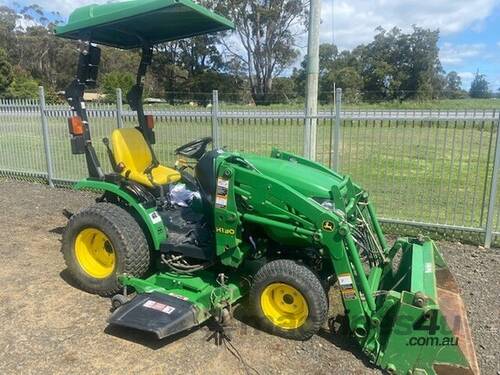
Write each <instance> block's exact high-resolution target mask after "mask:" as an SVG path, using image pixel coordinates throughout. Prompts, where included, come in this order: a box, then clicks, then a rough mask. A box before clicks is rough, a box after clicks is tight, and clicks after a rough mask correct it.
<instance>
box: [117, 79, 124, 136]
mask: <svg viewBox="0 0 500 375" xmlns="http://www.w3.org/2000/svg"><path fill="white" fill-rule="evenodd" d="M122 113H123V98H122V89H121V88H119V87H118V88H117V89H116V126H117V127H118V129H122V128H123V118H122Z"/></svg>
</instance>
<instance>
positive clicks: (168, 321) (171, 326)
mask: <svg viewBox="0 0 500 375" xmlns="http://www.w3.org/2000/svg"><path fill="white" fill-rule="evenodd" d="M108 322H109V323H110V324H112V325H118V326H122V327H128V328H134V329H138V330H141V331H145V332H150V333H154V334H155V335H156V336H157V337H158V339H163V338H165V337H167V336H171V335H175V334H176V333H179V332H182V331H185V330H188V329H190V328H192V327H195V326H197V325H198V324H199V323H198V320H197V313H196V307H195V306H194V305H193V304H192V303H191V302H189V301H187V300H183V299H180V298H177V297H174V296H171V295H168V294H164V293H158V292H153V293H144V294H138V295H136V296H135V297H134V298H133V299H132V300H131V301H130V302H128V303H126V304H125V305H123V306H121V307H119V308H118V309H117V310H116V311H115V312H114V313H113V314H112V315H111V316H110V318H109V320H108Z"/></svg>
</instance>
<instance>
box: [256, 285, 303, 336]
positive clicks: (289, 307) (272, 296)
mask: <svg viewBox="0 0 500 375" xmlns="http://www.w3.org/2000/svg"><path fill="white" fill-rule="evenodd" d="M260 305H261V308H262V312H263V313H264V315H265V316H266V317H267V318H268V319H269V320H270V321H271V322H272V323H273V324H274V325H275V326H277V327H279V328H282V329H296V328H299V327H300V326H302V325H303V324H304V322H305V321H306V319H307V316H308V315H309V308H308V306H307V301H306V299H305V298H304V296H303V295H302V293H300V292H299V291H298V290H297V289H295V288H294V287H293V286H291V285H288V284H284V283H272V284H269V285H268V286H267V287H266V288H265V289H264V291H263V292H262V294H261V296H260Z"/></svg>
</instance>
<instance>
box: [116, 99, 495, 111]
mask: <svg viewBox="0 0 500 375" xmlns="http://www.w3.org/2000/svg"><path fill="white" fill-rule="evenodd" d="M219 103H220V104H219V105H220V108H221V109H224V110H249V111H252V110H258V111H287V110H299V111H300V110H303V109H304V103H303V102H300V101H299V102H294V103H276V104H271V105H267V106H254V105H244V104H234V103H230V102H224V101H222V100H221V101H220V102H219ZM124 107H127V106H124ZM146 107H148V108H160V109H164V110H169V109H175V110H179V109H191V110H196V109H199V110H201V109H203V108H204V107H203V106H198V105H194V106H190V105H188V104H178V105H175V106H172V105H169V104H154V105H151V106H148V105H146ZM332 107H333V105H332V103H327V102H323V103H319V110H324V111H329V110H331V108H332ZM342 108H343V109H346V110H358V109H361V110H363V109H364V110H389V109H410V110H411V109H415V110H443V111H446V110H450V111H451V110H453V111H454V110H462V111H463V110H480V111H481V110H499V109H500V99H497V98H491V99H470V98H467V99H440V100H422V101H417V100H406V101H403V102H399V101H390V102H387V101H386V102H379V103H365V102H361V103H349V102H345V101H344V102H343V103H342Z"/></svg>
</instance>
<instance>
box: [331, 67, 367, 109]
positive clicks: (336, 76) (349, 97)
mask: <svg viewBox="0 0 500 375" xmlns="http://www.w3.org/2000/svg"><path fill="white" fill-rule="evenodd" d="M325 81H326V82H327V83H330V82H331V84H332V85H333V82H335V85H336V87H340V88H342V97H343V98H344V99H345V101H347V102H350V103H357V102H359V101H360V100H361V91H362V89H363V78H362V77H361V75H360V74H359V73H358V72H357V71H356V69H355V68H353V67H350V66H348V67H345V68H342V69H340V70H334V71H332V72H331V73H330V74H329V75H328V76H326V77H325Z"/></svg>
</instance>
